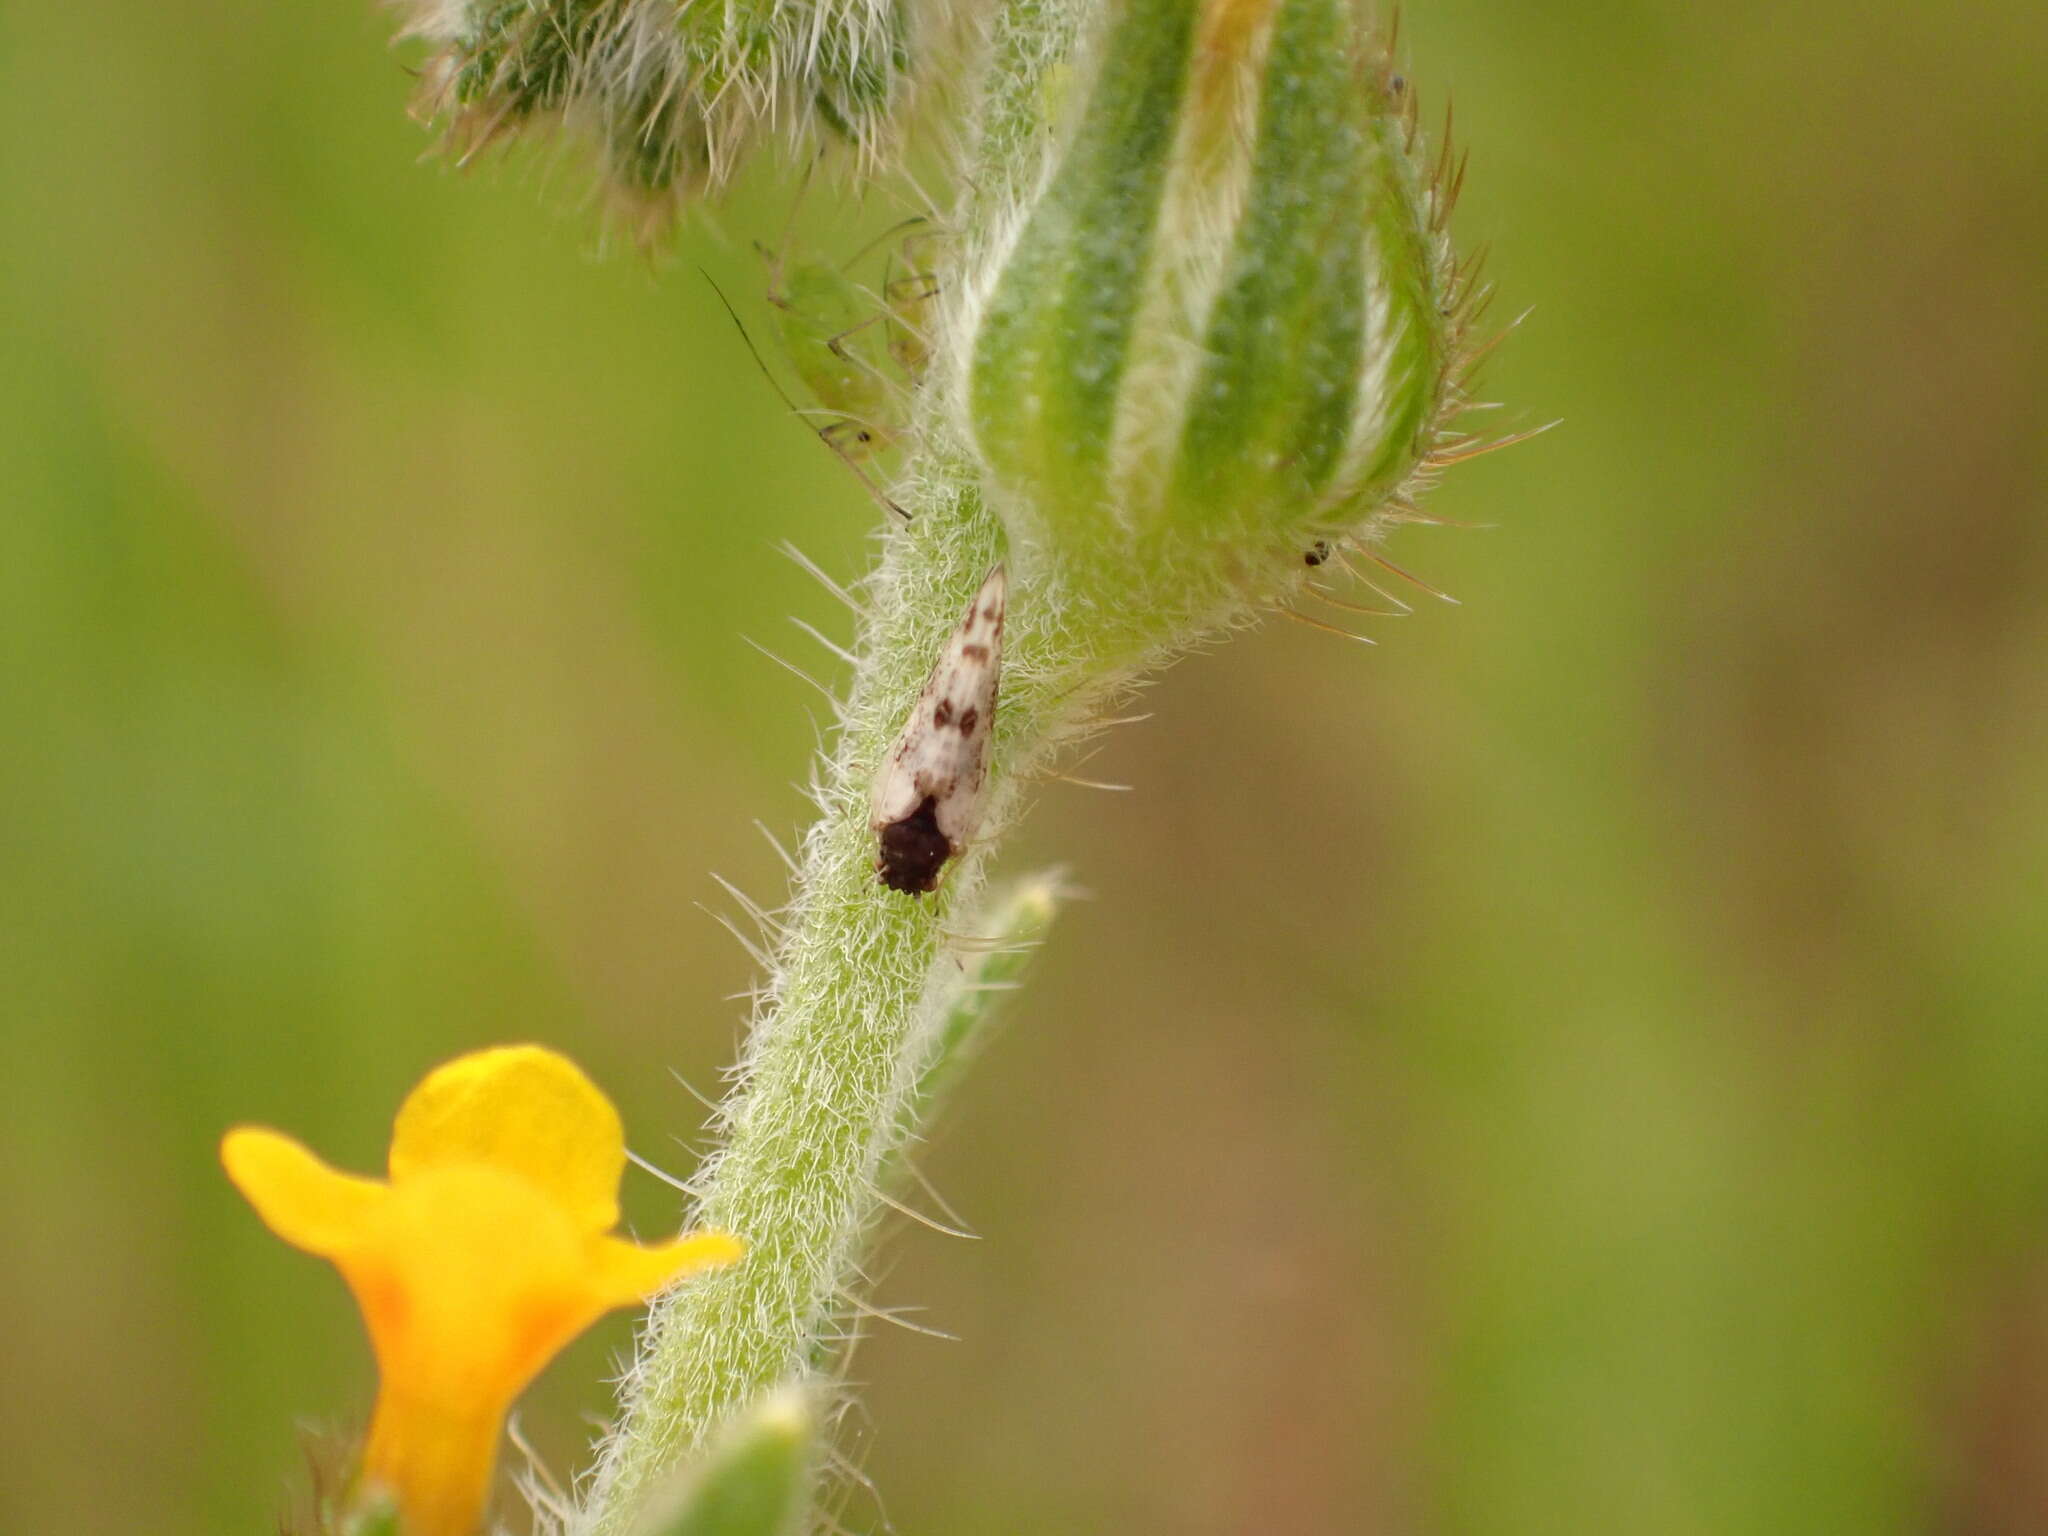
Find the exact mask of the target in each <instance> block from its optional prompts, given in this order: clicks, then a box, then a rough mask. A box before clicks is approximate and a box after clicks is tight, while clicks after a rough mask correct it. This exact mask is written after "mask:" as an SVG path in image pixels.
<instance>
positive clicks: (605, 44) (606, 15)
mask: <svg viewBox="0 0 2048 1536" xmlns="http://www.w3.org/2000/svg"><path fill="white" fill-rule="evenodd" d="M399 3H400V4H402V5H405V6H406V7H407V9H408V10H409V11H410V13H411V20H410V23H409V25H408V26H407V28H406V31H407V33H408V34H409V35H414V36H421V37H426V38H428V39H430V40H431V41H432V42H433V43H434V44H435V53H434V55H433V57H432V58H431V60H430V61H429V63H428V65H427V67H426V69H425V70H424V71H423V74H422V79H423V86H422V93H421V107H422V110H423V112H424V113H425V115H427V116H429V117H432V118H437V119H439V120H441V121H442V122H443V123H445V125H446V128H447V135H448V141H449V144H450V146H451V148H453V149H454V150H455V152H456V153H457V154H459V155H462V156H465V157H466V156H468V155H470V154H472V153H474V152H475V151H476V150H478V149H479V148H481V147H483V146H484V145H487V144H489V143H492V142H494V141H495V140H497V139H499V138H501V137H504V136H507V135H511V134H516V133H518V132H521V131H523V130H525V129H528V128H530V127H533V126H535V125H541V124H552V123H555V122H563V123H567V124H568V125H569V126H570V127H571V128H573V129H576V130H578V131H579V133H580V135H581V136H583V137H585V138H587V139H589V140H590V141H591V142H592V143H593V144H594V145H595V146H596V149H597V155H598V163H599V167H600V170H601V172H602V175H603V178H604V185H605V188H606V191H607V193H608V194H609V197H610V200H611V202H612V204H613V206H614V208H616V209H618V210H619V211H621V212H622V213H624V214H625V215H626V217H627V219H628V220H629V222H631V223H632V224H633V225H634V226H635V227H636V229H637V232H638V233H640V234H641V235H642V236H652V235H654V234H658V233H659V232H660V231H661V230H662V229H664V228H665V227H666V225H667V224H668V222H669V221H670V219H671V217H672V215H673V214H674V212H675V210H676V209H677V208H678V207H679V206H680V205H681V203H682V202H684V201H686V200H687V199H688V198H690V197H691V196H694V195H696V194H698V193H701V192H704V191H707V190H710V189H712V188H715V187H716V186H717V185H718V184H719V183H721V182H722V181H724V180H725V179H726V178H727V177H728V176H730V175H731V173H732V172H733V170H734V169H735V168H736V167H737V165H738V164H739V162H740V161H741V160H742V159H743V158H744V157H745V155H746V154H747V152H748V151H749V150H750V149H751V148H752V147H753V146H754V145H755V143H756V142H757V141H758V140H759V139H760V138H762V137H763V136H764V135H765V134H766V133H767V132H768V130H769V129H770V128H771V127H773V128H776V129H782V130H788V131H789V132H790V133H791V134H792V135H793V136H795V137H798V138H805V137H809V138H812V139H816V140H823V141H831V140H840V141H845V142H847V143H850V144H852V145H853V146H854V147H855V149H856V151H857V152H858V154H859V155H860V157H861V159H862V160H863V161H864V162H867V161H872V160H874V159H875V158H876V157H878V156H879V154H880V153H881V151H882V148H883V146H884V144H885V142H886V140H887V137H888V131H889V125H890V121H891V119H892V117H893V115H894V113H895V110H896V108H897V107H898V105H899V104H900V97H901V95H902V86H903V78H904V74H905V71H906V68H907V65H908V44H907V38H906V30H907V29H906V20H905V13H906V6H907V3H908V0H720V3H718V4H702V3H699V0H399Z"/></svg>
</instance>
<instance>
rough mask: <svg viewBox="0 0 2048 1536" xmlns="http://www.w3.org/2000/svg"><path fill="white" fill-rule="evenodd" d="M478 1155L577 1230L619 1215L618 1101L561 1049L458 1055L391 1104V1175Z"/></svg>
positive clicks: (622, 1142)
mask: <svg viewBox="0 0 2048 1536" xmlns="http://www.w3.org/2000/svg"><path fill="white" fill-rule="evenodd" d="M477 1163H481V1164H484V1165H486V1166H489V1167H494V1168H501V1169H503V1170H504V1171H505V1172H507V1173H512V1174H517V1175H518V1176H520V1177H521V1178H524V1179H527V1180H529V1181H530V1182H532V1183H533V1184H534V1185H535V1186H536V1187H538V1188H539V1189H541V1190H542V1191H544V1192H545V1193H546V1194H548V1195H549V1196H550V1197H552V1198H553V1199H555V1200H557V1201H558V1202H560V1203H561V1205H562V1207H563V1209H564V1212H565V1214H567V1215H568V1217H569V1218H570V1220H571V1221H572V1222H574V1223H575V1225H576V1226H577V1227H578V1228H580V1229H581V1230H584V1231H587V1232H604V1231H608V1230H610V1228H611V1227H613V1226H614V1225H616V1224H617V1222H618V1219H619V1201H618V1193H619V1175H620V1174H621V1173H623V1172H624V1171H625V1167H626V1138H625V1131H624V1129H623V1128H622V1127H621V1126H620V1124H619V1115H618V1111H617V1110H615V1109H613V1108H612V1105H611V1101H610V1100H609V1099H607V1098H606V1097H605V1096H604V1095H603V1094H602V1093H600V1092H598V1090H597V1087H596V1085H595V1084H593V1083H592V1082H591V1081H590V1079H589V1078H587V1077H585V1076H584V1075H583V1074H582V1072H581V1071H579V1070H578V1069H577V1067H576V1065H575V1064H574V1063H573V1062H571V1061H569V1060H568V1059H567V1058H566V1057H563V1056H559V1055H557V1054H556V1053H555V1052H553V1051H550V1050H547V1049H545V1048H543V1047H541V1046H537V1045H505V1046H498V1047H496V1048H495V1049H492V1050H488V1051H476V1052H473V1053H472V1054H470V1055H467V1056H458V1057H456V1058H455V1060H453V1061H451V1062H449V1063H447V1064H446V1065H445V1066H441V1067H437V1068H436V1069H435V1070H434V1071H432V1072H430V1073H429V1074H428V1075H427V1077H426V1080H425V1081H423V1082H422V1083H421V1084H420V1085H419V1087H417V1088H415V1089H413V1091H412V1092H411V1094H409V1095H408V1096H407V1098H406V1101H405V1103H404V1104H403V1105H401V1106H400V1107H399V1111H398V1123H397V1125H396V1126H394V1127H393V1129H392V1133H391V1177H392V1179H393V1180H394V1181H400V1180H404V1179H407V1178H411V1177H412V1176H414V1175H415V1174H418V1173H420V1172H423V1171H425V1170H427V1169H429V1168H440V1167H449V1166H452V1165H460V1164H477Z"/></svg>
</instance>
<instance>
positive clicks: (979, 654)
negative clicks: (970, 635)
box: [960, 645, 988, 661]
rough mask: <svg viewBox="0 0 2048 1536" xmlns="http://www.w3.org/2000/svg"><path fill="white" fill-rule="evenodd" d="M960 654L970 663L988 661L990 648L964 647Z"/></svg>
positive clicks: (979, 646)
mask: <svg viewBox="0 0 2048 1536" xmlns="http://www.w3.org/2000/svg"><path fill="white" fill-rule="evenodd" d="M960 654H961V655H962V656H965V657H966V658H967V659H968V660H969V661H987V660H988V647H987V646H985V645H963V646H961V647H960Z"/></svg>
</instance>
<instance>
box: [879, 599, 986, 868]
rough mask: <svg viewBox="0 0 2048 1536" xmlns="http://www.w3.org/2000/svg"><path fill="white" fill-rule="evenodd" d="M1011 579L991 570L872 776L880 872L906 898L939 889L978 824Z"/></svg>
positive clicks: (947, 642)
mask: <svg viewBox="0 0 2048 1536" xmlns="http://www.w3.org/2000/svg"><path fill="white" fill-rule="evenodd" d="M1009 590H1010V584H1009V578H1008V577H1007V576H1006V575H1005V574H1004V571H1003V567H1002V566H1001V565H998V566H996V568H995V569H994V570H992V571H990V572H989V573H988V576H987V577H986V578H985V579H984V580H983V581H982V584H981V590H980V591H978V592H976V593H975V594H974V600H973V601H972V602H970V603H969V604H968V605H967V611H966V613H965V614H963V615H962V616H961V619H960V624H959V627H958V628H956V629H955V630H954V631H953V633H952V634H951V635H950V636H949V637H948V638H947V640H946V646H945V649H944V650H943V651H941V652H940V653H939V659H938V662H937V664H936V665H935V666H933V668H932V674H931V676H930V677H929V678H927V679H926V680H925V685H924V688H923V690H922V691H921V692H920V693H919V694H918V696H917V703H916V704H915V705H914V706H912V708H911V711H910V718H909V719H908V720H906V721H905V722H904V725H903V732H902V734H901V735H899V736H898V737H897V738H896V744H895V746H893V747H891V748H890V749H889V755H888V757H887V758H885V759H884V760H883V763H882V767H881V771H880V772H879V773H877V774H876V776H875V793H874V800H873V802H872V805H871V814H870V817H869V825H870V826H871V827H872V828H873V829H874V833H875V840H876V846H875V872H876V874H878V875H879V876H881V880H882V884H884V885H886V886H888V887H889V889H890V890H892V891H901V892H903V893H904V894H905V895H907V896H921V895H923V894H924V893H925V892H926V891H930V890H934V889H936V888H937V886H938V883H939V872H940V871H941V870H942V869H943V868H944V867H945V865H946V862H947V861H948V860H949V859H952V858H954V857H956V856H957V855H958V854H959V852H960V850H961V849H962V848H963V847H965V846H966V844H967V841H968V839H969V838H971V837H973V835H974V830H975V827H976V825H977V824H978V822H979V821H980V818H981V786H982V781H983V780H984V779H985V778H986V777H987V773H988V743H989V738H990V735H991V734H992V731H993V727H994V725H995V717H996V685H997V683H998V681H999V680H1000V678H1001V675H1002V666H1003V611H1004V607H1005V605H1006V603H1007V602H1008V600H1009Z"/></svg>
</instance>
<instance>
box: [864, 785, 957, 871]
mask: <svg viewBox="0 0 2048 1536" xmlns="http://www.w3.org/2000/svg"><path fill="white" fill-rule="evenodd" d="M952 856H953V844H952V841H951V839H949V838H948V837H947V836H946V834H945V833H943V832H941V831H940V830H939V818H938V809H937V806H936V805H935V803H934V802H933V800H932V797H931V796H930V795H926V796H925V797H924V799H923V800H921V801H919V802H918V806H917V809H916V810H914V811H912V812H911V813H910V814H909V815H908V816H904V817H902V818H900V819H899V820H896V821H892V822H890V823H889V825H888V826H886V827H884V828H882V831H881V834H880V847H879V848H878V849H877V850H876V853H875V873H877V874H878V875H880V876H881V877H882V884H884V885H886V886H887V887H889V889H890V890H892V891H901V892H903V894H904V895H906V896H922V895H923V894H924V893H925V892H926V891H929V890H932V889H934V888H936V887H937V885H938V883H939V871H940V870H941V869H942V868H944V867H945V863H946V860H948V859H950V858H951V857H952Z"/></svg>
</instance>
